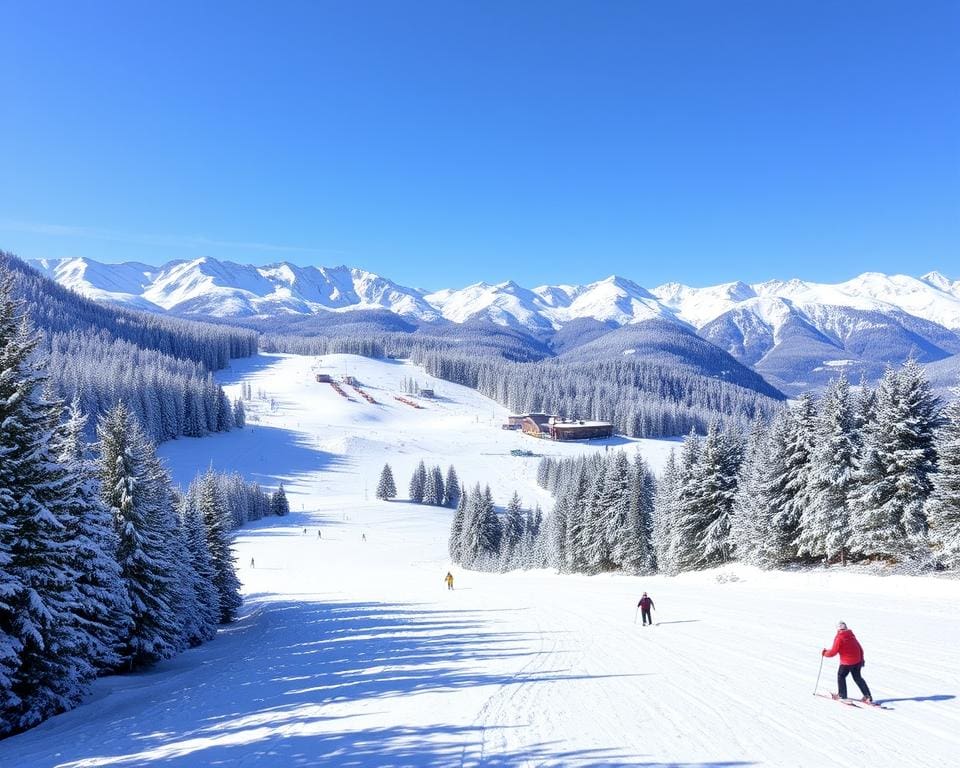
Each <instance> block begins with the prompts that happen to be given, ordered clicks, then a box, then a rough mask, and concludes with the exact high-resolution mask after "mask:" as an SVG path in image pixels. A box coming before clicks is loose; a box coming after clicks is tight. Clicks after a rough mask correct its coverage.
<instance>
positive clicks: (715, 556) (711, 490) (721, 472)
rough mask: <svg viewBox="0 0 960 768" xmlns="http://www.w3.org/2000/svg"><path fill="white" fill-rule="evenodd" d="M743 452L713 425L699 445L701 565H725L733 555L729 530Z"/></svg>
mask: <svg viewBox="0 0 960 768" xmlns="http://www.w3.org/2000/svg"><path fill="white" fill-rule="evenodd" d="M742 458H743V451H742V447H741V444H740V441H739V439H738V438H737V437H735V436H733V435H729V434H727V433H726V432H722V431H720V429H719V427H718V426H717V425H713V426H711V428H710V431H709V432H708V433H707V438H706V440H704V442H703V453H702V454H701V459H700V461H701V466H702V471H701V473H700V477H701V482H702V483H703V486H702V487H701V493H702V496H701V498H702V500H703V503H704V512H705V521H706V526H705V528H704V532H703V562H704V564H706V565H718V564H722V563H725V562H727V561H728V560H729V559H730V557H731V555H732V552H733V546H732V542H731V541H730V526H731V521H732V517H733V502H734V498H735V497H736V492H737V478H738V475H739V472H740V462H741V461H742Z"/></svg>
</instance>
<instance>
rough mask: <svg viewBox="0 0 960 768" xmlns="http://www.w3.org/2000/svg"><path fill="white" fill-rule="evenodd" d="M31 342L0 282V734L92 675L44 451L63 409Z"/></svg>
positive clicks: (58, 498) (61, 514) (62, 516)
mask: <svg viewBox="0 0 960 768" xmlns="http://www.w3.org/2000/svg"><path fill="white" fill-rule="evenodd" d="M39 343H40V338H39V336H38V335H37V333H36V332H35V331H34V330H33V328H32V327H31V325H30V323H29V321H28V320H27V319H26V317H25V314H24V311H23V308H22V307H21V306H20V305H18V303H17V302H14V301H13V300H12V298H11V281H10V279H9V278H7V277H2V276H0V522H2V527H0V537H2V538H0V565H2V569H0V588H2V590H3V591H2V592H0V664H2V669H0V706H2V708H0V735H2V734H6V733H11V732H15V731H17V730H21V729H24V728H29V727H30V726H33V725H36V724H37V723H39V722H40V721H42V720H44V719H45V718H47V717H49V716H50V715H53V714H55V713H57V712H62V711H64V710H66V709H69V708H70V707H71V706H73V705H74V704H75V703H76V702H77V701H79V699H80V698H81V697H82V696H83V694H84V692H85V690H86V687H87V685H88V684H89V682H90V681H91V680H92V678H93V676H94V674H95V670H94V667H93V665H92V664H91V663H90V661H89V660H88V659H87V658H85V656H84V651H85V650H86V647H87V646H88V644H89V642H90V641H91V640H92V638H91V637H90V636H88V635H87V633H86V632H84V631H83V630H82V629H81V628H80V627H79V626H78V623H77V620H76V618H75V615H74V610H75V608H76V606H77V604H78V603H79V601H80V594H79V592H78V590H77V588H76V585H75V581H76V578H77V576H78V574H77V573H76V572H75V571H74V570H73V568H72V564H73V563H74V562H75V561H76V548H75V545H74V543H73V542H71V541H70V540H69V539H68V530H67V524H69V522H70V520H69V512H70V510H69V505H68V504H65V502H66V500H67V498H66V497H67V496H68V494H69V485H70V482H71V478H70V476H69V471H68V470H67V468H65V467H64V466H63V465H61V464H59V462H58V461H57V460H56V456H55V455H54V454H53V448H52V443H53V442H54V440H55V438H56V433H57V426H58V421H59V416H60V412H61V410H62V406H61V405H60V404H59V403H57V402H56V401H53V400H51V399H50V398H49V397H48V396H47V394H45V391H44V390H45V384H46V381H47V376H46V373H45V370H44V366H43V363H42V361H41V360H40V358H39V356H38V355H37V352H36V350H37V347H38V345H39Z"/></svg>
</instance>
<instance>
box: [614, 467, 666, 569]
mask: <svg viewBox="0 0 960 768" xmlns="http://www.w3.org/2000/svg"><path fill="white" fill-rule="evenodd" d="M628 495H629V503H628V506H627V535H626V536H625V537H623V538H621V540H620V542H619V543H618V545H617V546H615V547H614V549H613V553H614V559H615V560H616V562H617V563H618V564H619V565H620V567H621V568H623V569H625V570H627V571H629V572H630V573H653V571H654V570H656V562H657V559H656V553H655V551H654V543H653V506H654V497H655V495H656V483H655V481H654V478H653V473H651V472H650V470H649V468H648V467H647V465H646V462H644V460H643V457H642V456H641V455H640V454H639V453H638V454H637V455H636V457H635V458H634V461H633V463H632V464H631V465H630V469H629V474H628Z"/></svg>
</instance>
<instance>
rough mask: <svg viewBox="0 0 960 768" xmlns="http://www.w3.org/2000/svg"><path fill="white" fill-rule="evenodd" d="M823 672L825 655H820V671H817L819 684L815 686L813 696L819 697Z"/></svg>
mask: <svg viewBox="0 0 960 768" xmlns="http://www.w3.org/2000/svg"><path fill="white" fill-rule="evenodd" d="M821 672H823V654H822V653H821V654H820V669H818V670H817V684H816V685H815V686H813V695H814V696H816V695H817V688H819V687H820V673H821Z"/></svg>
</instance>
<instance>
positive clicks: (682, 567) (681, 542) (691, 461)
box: [671, 432, 706, 571]
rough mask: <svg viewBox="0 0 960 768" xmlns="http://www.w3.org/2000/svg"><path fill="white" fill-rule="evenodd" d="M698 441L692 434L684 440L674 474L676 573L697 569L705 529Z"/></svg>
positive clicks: (673, 528)
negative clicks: (675, 484) (675, 491)
mask: <svg viewBox="0 0 960 768" xmlns="http://www.w3.org/2000/svg"><path fill="white" fill-rule="evenodd" d="M700 446H701V439H700V438H699V437H698V436H697V435H696V433H694V432H691V433H690V434H689V435H687V437H686V438H684V441H683V448H682V449H681V450H680V461H679V466H678V473H677V505H676V511H675V513H674V518H673V526H672V531H671V534H672V542H671V545H672V549H673V557H674V564H675V566H676V568H677V570H678V571H686V570H692V569H694V568H697V567H699V564H700V562H701V559H702V558H703V532H704V528H705V526H706V522H705V515H704V514H703V509H702V508H701V501H702V500H701V498H700V485H701V481H700Z"/></svg>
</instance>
